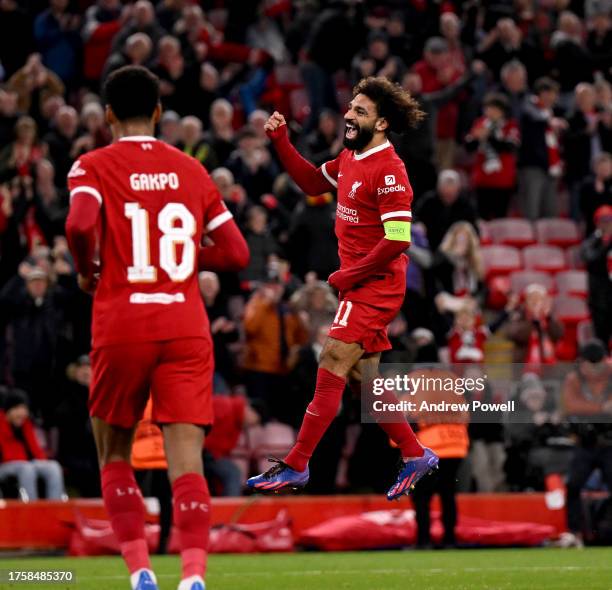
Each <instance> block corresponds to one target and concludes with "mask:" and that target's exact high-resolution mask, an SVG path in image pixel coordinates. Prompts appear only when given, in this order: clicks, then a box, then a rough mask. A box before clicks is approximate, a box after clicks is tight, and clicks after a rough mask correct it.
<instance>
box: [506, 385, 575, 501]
mask: <svg viewBox="0 0 612 590" xmlns="http://www.w3.org/2000/svg"><path fill="white" fill-rule="evenodd" d="M512 399H513V400H514V401H515V403H516V414H515V415H514V416H513V419H512V420H511V421H510V422H509V424H508V425H507V427H506V432H507V436H508V460H507V462H506V472H507V474H508V483H509V485H510V487H511V489H513V490H517V491H522V490H525V489H536V490H545V489H546V490H548V489H550V488H551V485H550V484H549V482H550V481H554V479H553V478H554V477H555V476H561V477H565V475H566V474H567V469H568V467H569V462H570V459H571V456H572V453H573V441H572V439H571V437H570V436H569V430H568V429H567V428H566V426H565V425H564V424H563V423H562V418H563V416H562V408H561V405H560V403H559V401H560V400H559V399H558V398H557V396H556V395H554V394H553V392H551V391H549V390H548V389H547V388H546V386H545V384H544V382H543V379H542V378H541V377H540V376H539V375H537V374H536V373H525V374H524V375H523V376H522V377H521V380H520V382H519V383H518V384H517V386H516V391H515V392H514V393H513V394H512Z"/></svg>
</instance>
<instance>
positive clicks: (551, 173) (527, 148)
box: [519, 78, 567, 220]
mask: <svg viewBox="0 0 612 590" xmlns="http://www.w3.org/2000/svg"><path fill="white" fill-rule="evenodd" d="M534 90H535V94H534V95H533V96H530V97H529V98H528V99H527V100H526V101H525V105H524V107H523V111H522V114H521V121H520V123H521V137H522V143H521V149H520V151H519V168H520V172H519V182H520V184H521V192H522V195H523V213H524V215H525V217H527V218H528V219H532V220H535V219H538V218H540V217H555V216H556V215H557V210H558V202H557V200H558V199H557V192H556V185H557V179H558V178H559V177H560V176H561V173H562V170H563V168H562V162H561V153H560V149H559V143H558V134H559V133H560V132H561V130H563V129H564V128H565V127H566V126H567V124H566V122H565V121H564V120H563V119H559V118H557V117H555V114H554V112H553V108H554V106H555V103H556V102H557V98H558V96H559V85H558V84H557V83H556V82H554V81H553V80H550V79H548V78H540V79H539V80H537V81H536V83H535V85H534Z"/></svg>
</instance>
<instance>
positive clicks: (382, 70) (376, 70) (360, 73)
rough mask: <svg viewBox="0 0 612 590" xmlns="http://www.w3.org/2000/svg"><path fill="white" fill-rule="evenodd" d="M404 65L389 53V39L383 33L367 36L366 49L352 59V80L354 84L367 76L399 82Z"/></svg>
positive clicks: (375, 32)
mask: <svg viewBox="0 0 612 590" xmlns="http://www.w3.org/2000/svg"><path fill="white" fill-rule="evenodd" d="M404 68H405V66H404V63H403V62H402V60H401V59H400V58H399V57H397V56H395V55H393V54H391V53H390V51H389V37H388V35H387V33H385V32H384V31H372V32H371V33H370V34H369V35H368V42H367V48H366V49H365V50H364V51H363V52H361V53H358V54H357V55H356V56H355V57H354V58H353V66H352V74H353V75H352V80H353V83H354V84H356V83H357V82H358V81H359V80H361V78H366V77H367V76H385V77H386V78H389V79H390V80H393V81H394V82H398V81H399V80H401V77H402V74H403V71H404Z"/></svg>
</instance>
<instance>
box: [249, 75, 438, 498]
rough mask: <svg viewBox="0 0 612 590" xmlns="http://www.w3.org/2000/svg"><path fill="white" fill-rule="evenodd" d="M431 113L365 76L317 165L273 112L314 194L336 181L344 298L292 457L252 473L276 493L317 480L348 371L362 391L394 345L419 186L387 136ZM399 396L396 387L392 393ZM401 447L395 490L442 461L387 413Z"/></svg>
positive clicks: (285, 149) (277, 131) (295, 174)
mask: <svg viewBox="0 0 612 590" xmlns="http://www.w3.org/2000/svg"><path fill="white" fill-rule="evenodd" d="M422 117H423V112H422V111H421V110H420V109H419V105H418V103H417V102H416V101H415V100H414V99H413V98H412V97H411V96H410V94H409V93H408V92H406V91H405V90H403V89H402V88H401V87H400V86H399V85H397V84H393V83H392V82H390V81H389V80H387V79H386V78H382V77H378V78H373V77H370V78H364V79H363V80H361V81H360V82H359V83H358V84H357V85H356V86H355V88H354V89H353V99H352V100H351V102H350V104H349V108H348V111H347V112H346V114H345V115H344V120H345V124H346V128H345V134H344V146H345V147H346V149H344V150H343V151H342V152H341V153H340V155H339V156H338V157H337V158H336V159H335V160H332V161H330V162H326V163H324V164H323V165H322V166H321V167H320V168H315V167H314V166H313V165H312V164H311V163H310V162H308V161H307V160H305V159H304V158H302V156H300V154H299V153H298V152H297V151H296V150H295V148H294V147H293V146H292V145H291V143H290V141H289V137H288V134H287V125H286V122H285V118H284V117H283V116H282V115H281V114H279V113H274V114H273V115H272V116H271V117H270V119H269V120H268V122H267V123H266V126H265V128H266V131H267V133H268V135H269V137H270V138H271V140H272V142H273V143H274V146H275V148H276V150H277V152H278V155H279V157H280V159H281V161H282V163H283V165H284V166H285V168H286V169H287V171H288V172H289V174H290V175H291V177H292V178H293V180H294V181H295V182H296V183H297V184H298V186H299V187H300V188H301V189H302V190H303V191H304V192H305V193H306V194H307V195H318V194H322V193H325V192H329V191H331V190H333V189H337V193H338V204H337V208H336V235H337V236H338V250H339V256H340V270H338V271H336V272H334V273H333V274H331V275H330V277H329V279H328V280H329V284H330V285H331V286H332V287H334V288H336V289H337V290H338V291H339V298H340V304H339V306H338V312H337V314H336V317H335V319H334V322H333V324H332V326H331V328H330V331H329V334H328V337H327V341H326V343H325V346H324V348H323V352H322V353H321V358H320V361H319V370H318V373H317V384H316V387H315V394H314V398H313V400H312V402H311V403H310V404H309V406H308V408H307V409H306V414H305V416H304V421H303V423H302V427H301V429H300V432H299V434H298V438H297V443H296V445H295V446H294V447H293V449H292V450H291V451H290V453H289V454H288V455H287V457H286V458H285V459H284V461H276V465H274V466H273V467H272V468H271V469H269V470H268V471H266V472H265V473H263V474H261V475H258V476H257V477H252V478H251V479H249V481H248V482H247V483H248V485H249V486H250V487H251V488H254V489H256V490H259V491H264V492H274V491H278V490H280V489H282V488H301V487H304V486H305V485H306V483H307V482H308V473H309V472H308V461H309V460H310V458H311V456H312V454H313V451H314V449H315V447H316V446H317V444H318V443H319V441H320V440H321V438H322V436H323V434H324V433H325V431H326V430H327V428H328V427H329V425H330V424H331V422H332V420H333V419H334V417H335V416H336V414H337V412H338V407H339V405H340V401H341V398H342V393H343V391H344V388H345V386H346V383H347V380H348V382H349V384H350V386H351V388H352V389H353V390H354V391H357V392H360V391H361V382H362V380H363V379H368V380H369V379H370V378H372V377H374V376H375V375H376V373H377V371H378V364H379V361H380V354H381V352H382V351H383V350H388V349H389V348H391V345H390V343H389V339H388V338H387V325H388V324H389V323H390V322H391V321H392V320H393V319H394V318H395V317H396V316H397V314H398V313H399V311H400V308H401V306H402V303H403V300H404V293H405V289H406V265H407V257H406V255H405V254H404V251H405V250H406V249H407V248H408V246H410V222H411V219H412V214H411V212H410V205H411V201H412V188H411V187H410V183H409V181H408V175H407V174H406V168H405V166H404V164H403V162H402V161H401V159H400V158H399V157H398V156H397V154H396V153H395V150H394V148H393V146H392V145H391V143H390V142H389V140H388V137H387V136H388V134H389V133H390V132H391V131H393V132H396V133H404V132H405V131H407V130H408V129H409V128H410V127H413V126H415V125H416V124H417V123H418V122H419V121H420V120H421V119H422ZM385 395H387V396H388V397H389V398H390V399H389V400H383V401H389V402H391V403H392V402H397V400H396V399H395V396H394V395H393V394H391V393H388V394H385ZM379 424H380V426H381V427H382V428H383V429H384V431H385V432H386V433H387V435H388V436H389V438H390V439H391V440H392V441H393V442H394V443H395V444H396V445H397V446H398V447H399V448H400V450H401V452H402V457H403V463H402V466H401V468H400V470H399V474H398V476H397V479H396V482H395V483H394V484H393V486H392V487H391V488H390V489H389V491H388V493H387V498H388V499H389V500H393V499H397V498H399V497H400V496H401V495H403V494H407V493H409V492H410V490H411V489H412V488H413V487H414V485H415V484H416V483H417V482H418V481H419V479H421V478H422V477H423V476H425V475H427V473H429V472H430V471H431V470H433V469H434V468H436V466H437V464H438V457H437V456H436V455H435V453H433V451H431V450H430V449H426V448H425V449H424V448H423V447H422V446H421V445H420V444H419V442H418V440H417V439H416V437H415V435H414V433H413V431H412V429H411V428H410V425H409V424H408V422H406V420H405V418H404V417H403V416H402V418H401V420H400V421H396V422H394V423H384V422H379Z"/></svg>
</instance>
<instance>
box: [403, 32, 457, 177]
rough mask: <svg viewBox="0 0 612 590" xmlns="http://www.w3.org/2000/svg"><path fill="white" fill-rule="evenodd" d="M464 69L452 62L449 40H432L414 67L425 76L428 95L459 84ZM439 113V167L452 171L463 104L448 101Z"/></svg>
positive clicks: (437, 155)
mask: <svg viewBox="0 0 612 590" xmlns="http://www.w3.org/2000/svg"><path fill="white" fill-rule="evenodd" d="M461 66H462V64H456V63H453V62H452V61H451V56H450V53H449V47H448V42H447V41H446V39H443V38H441V37H432V38H431V39H428V40H427V42H426V43H425V49H424V51H423V59H422V60H421V61H419V62H417V63H416V64H415V65H414V72H415V73H417V74H418V75H419V76H420V77H421V83H422V89H423V94H427V93H429V92H436V91H439V90H442V89H444V88H446V87H448V86H450V85H452V84H455V83H456V82H457V81H458V80H459V79H460V78H461V74H462V72H463V70H462V67H461ZM437 114H438V117H437V121H436V126H437V128H436V143H435V145H434V149H435V152H436V158H435V159H436V163H437V167H438V169H440V170H441V169H444V168H452V167H453V166H454V163H455V149H456V139H455V137H456V134H457V120H458V116H459V102H458V101H457V100H456V99H455V100H451V101H449V102H447V103H446V104H444V106H441V107H440V108H439V109H438V113H437Z"/></svg>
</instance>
